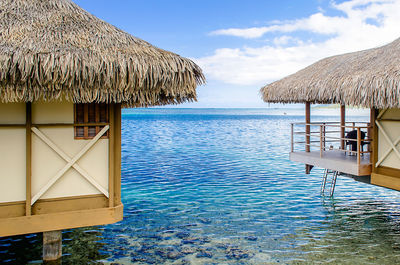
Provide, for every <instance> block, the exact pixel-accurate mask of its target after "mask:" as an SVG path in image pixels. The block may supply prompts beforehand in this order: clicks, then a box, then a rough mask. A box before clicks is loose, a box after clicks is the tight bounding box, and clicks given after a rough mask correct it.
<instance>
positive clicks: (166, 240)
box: [0, 109, 400, 264]
mask: <svg viewBox="0 0 400 265" xmlns="http://www.w3.org/2000/svg"><path fill="white" fill-rule="evenodd" d="M282 112H286V114H287V115H279V114H282ZM327 112H329V113H334V112H330V111H327ZM295 113H299V112H298V110H297V111H294V110H286V111H282V110H279V109H278V110H274V109H250V110H249V109H236V110H235V109H233V110H232V109H225V110H224V109H183V110H182V109H144V110H141V109H135V110H127V111H124V113H123V119H122V128H123V130H122V183H123V184H122V195H123V203H124V205H125V209H124V211H125V212H124V216H125V218H124V220H123V221H122V222H120V223H117V224H113V225H108V226H104V227H94V228H83V229H75V230H69V231H65V232H64V233H63V238H64V242H63V243H64V256H63V264H88V263H99V264H101V263H105V264H111V263H114V264H329V263H331V264H338V263H340V264H396V263H399V262H400V207H399V206H400V203H399V202H400V196H399V193H398V192H395V191H391V190H388V189H384V188H380V187H376V186H372V185H367V184H364V183H360V182H356V181H354V180H352V179H350V178H348V177H345V176H339V178H338V183H337V188H336V191H335V195H334V197H333V198H324V197H321V195H320V193H319V190H320V181H321V177H322V171H321V170H318V169H316V170H313V172H312V174H310V175H305V174H304V165H301V164H297V163H293V162H291V161H289V160H288V151H289V141H290V137H289V133H290V129H289V128H290V125H289V124H290V123H291V122H300V121H303V119H304V117H302V116H296V115H292V114H295ZM300 113H301V112H300ZM316 114H317V115H316V116H314V117H313V119H314V121H317V120H332V121H333V120H337V118H338V117H336V116H327V114H328V113H324V111H321V115H323V116H318V112H316ZM365 119H366V117H359V116H354V117H352V120H365ZM40 255H41V236H40V235H39V234H38V235H29V236H21V237H9V238H2V239H0V261H1V262H2V263H4V264H25V263H29V262H30V263H40Z"/></svg>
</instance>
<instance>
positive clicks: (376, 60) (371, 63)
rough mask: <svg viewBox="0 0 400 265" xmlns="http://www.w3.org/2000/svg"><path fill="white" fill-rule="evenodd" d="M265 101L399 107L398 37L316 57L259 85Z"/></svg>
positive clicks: (399, 48)
mask: <svg viewBox="0 0 400 265" xmlns="http://www.w3.org/2000/svg"><path fill="white" fill-rule="evenodd" d="M261 94H262V97H263V99H264V101H265V102H274V103H303V102H307V101H308V102H311V103H322V104H326V103H339V104H343V105H350V106H361V107H367V108H372V107H374V108H400V38H399V39H396V40H395V41H393V42H392V43H389V44H387V45H385V46H382V47H379V48H374V49H369V50H364V51H359V52H353V53H348V54H343V55H338V56H333V57H328V58H325V59H323V60H320V61H318V62H316V63H314V64H312V65H310V66H308V67H306V68H304V69H303V70H300V71H298V72H297V73H295V74H292V75H290V76H287V77H285V78H283V79H281V80H279V81H276V82H274V83H271V84H269V85H266V86H264V87H263V88H261Z"/></svg>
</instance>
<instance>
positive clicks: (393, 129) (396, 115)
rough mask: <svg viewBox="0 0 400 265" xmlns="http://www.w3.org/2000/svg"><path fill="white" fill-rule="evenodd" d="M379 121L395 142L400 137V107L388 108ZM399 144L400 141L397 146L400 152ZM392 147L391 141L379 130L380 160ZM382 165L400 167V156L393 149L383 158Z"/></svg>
mask: <svg viewBox="0 0 400 265" xmlns="http://www.w3.org/2000/svg"><path fill="white" fill-rule="evenodd" d="M381 112H382V110H381ZM385 120H386V121H385ZM388 120H391V121H388ZM396 120H397V121H396ZM378 122H379V123H380V124H381V126H382V128H383V129H384V130H385V132H386V134H387V135H388V136H389V138H390V139H391V142H392V143H393V144H394V143H395V141H396V140H397V139H400V109H388V110H386V111H385V113H384V115H382V117H381V118H380V119H379V120H378ZM399 146H400V143H399V144H397V146H396V148H397V150H399V152H400V148H399ZM390 149H391V146H390V144H389V142H388V141H387V139H386V138H385V136H384V135H383V133H382V132H381V131H380V130H378V160H380V159H381V158H382V156H383V155H384V154H385V153H386V152H387V150H390ZM380 166H385V167H391V168H396V169H400V158H399V157H398V155H397V154H396V153H395V152H394V151H393V150H392V151H391V152H390V154H389V155H388V156H387V157H386V158H385V159H384V160H383V162H382V163H381V165H380Z"/></svg>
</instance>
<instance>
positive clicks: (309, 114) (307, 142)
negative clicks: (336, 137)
mask: <svg viewBox="0 0 400 265" xmlns="http://www.w3.org/2000/svg"><path fill="white" fill-rule="evenodd" d="M310 105H311V104H310V102H306V120H305V122H306V152H310V122H311V108H310Z"/></svg>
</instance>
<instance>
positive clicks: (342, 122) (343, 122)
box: [340, 105, 346, 150]
mask: <svg viewBox="0 0 400 265" xmlns="http://www.w3.org/2000/svg"><path fill="white" fill-rule="evenodd" d="M344 126H346V107H345V106H344V105H340V138H341V139H340V149H342V150H344V149H345V148H346V147H345V141H344V137H345V127H344Z"/></svg>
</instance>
